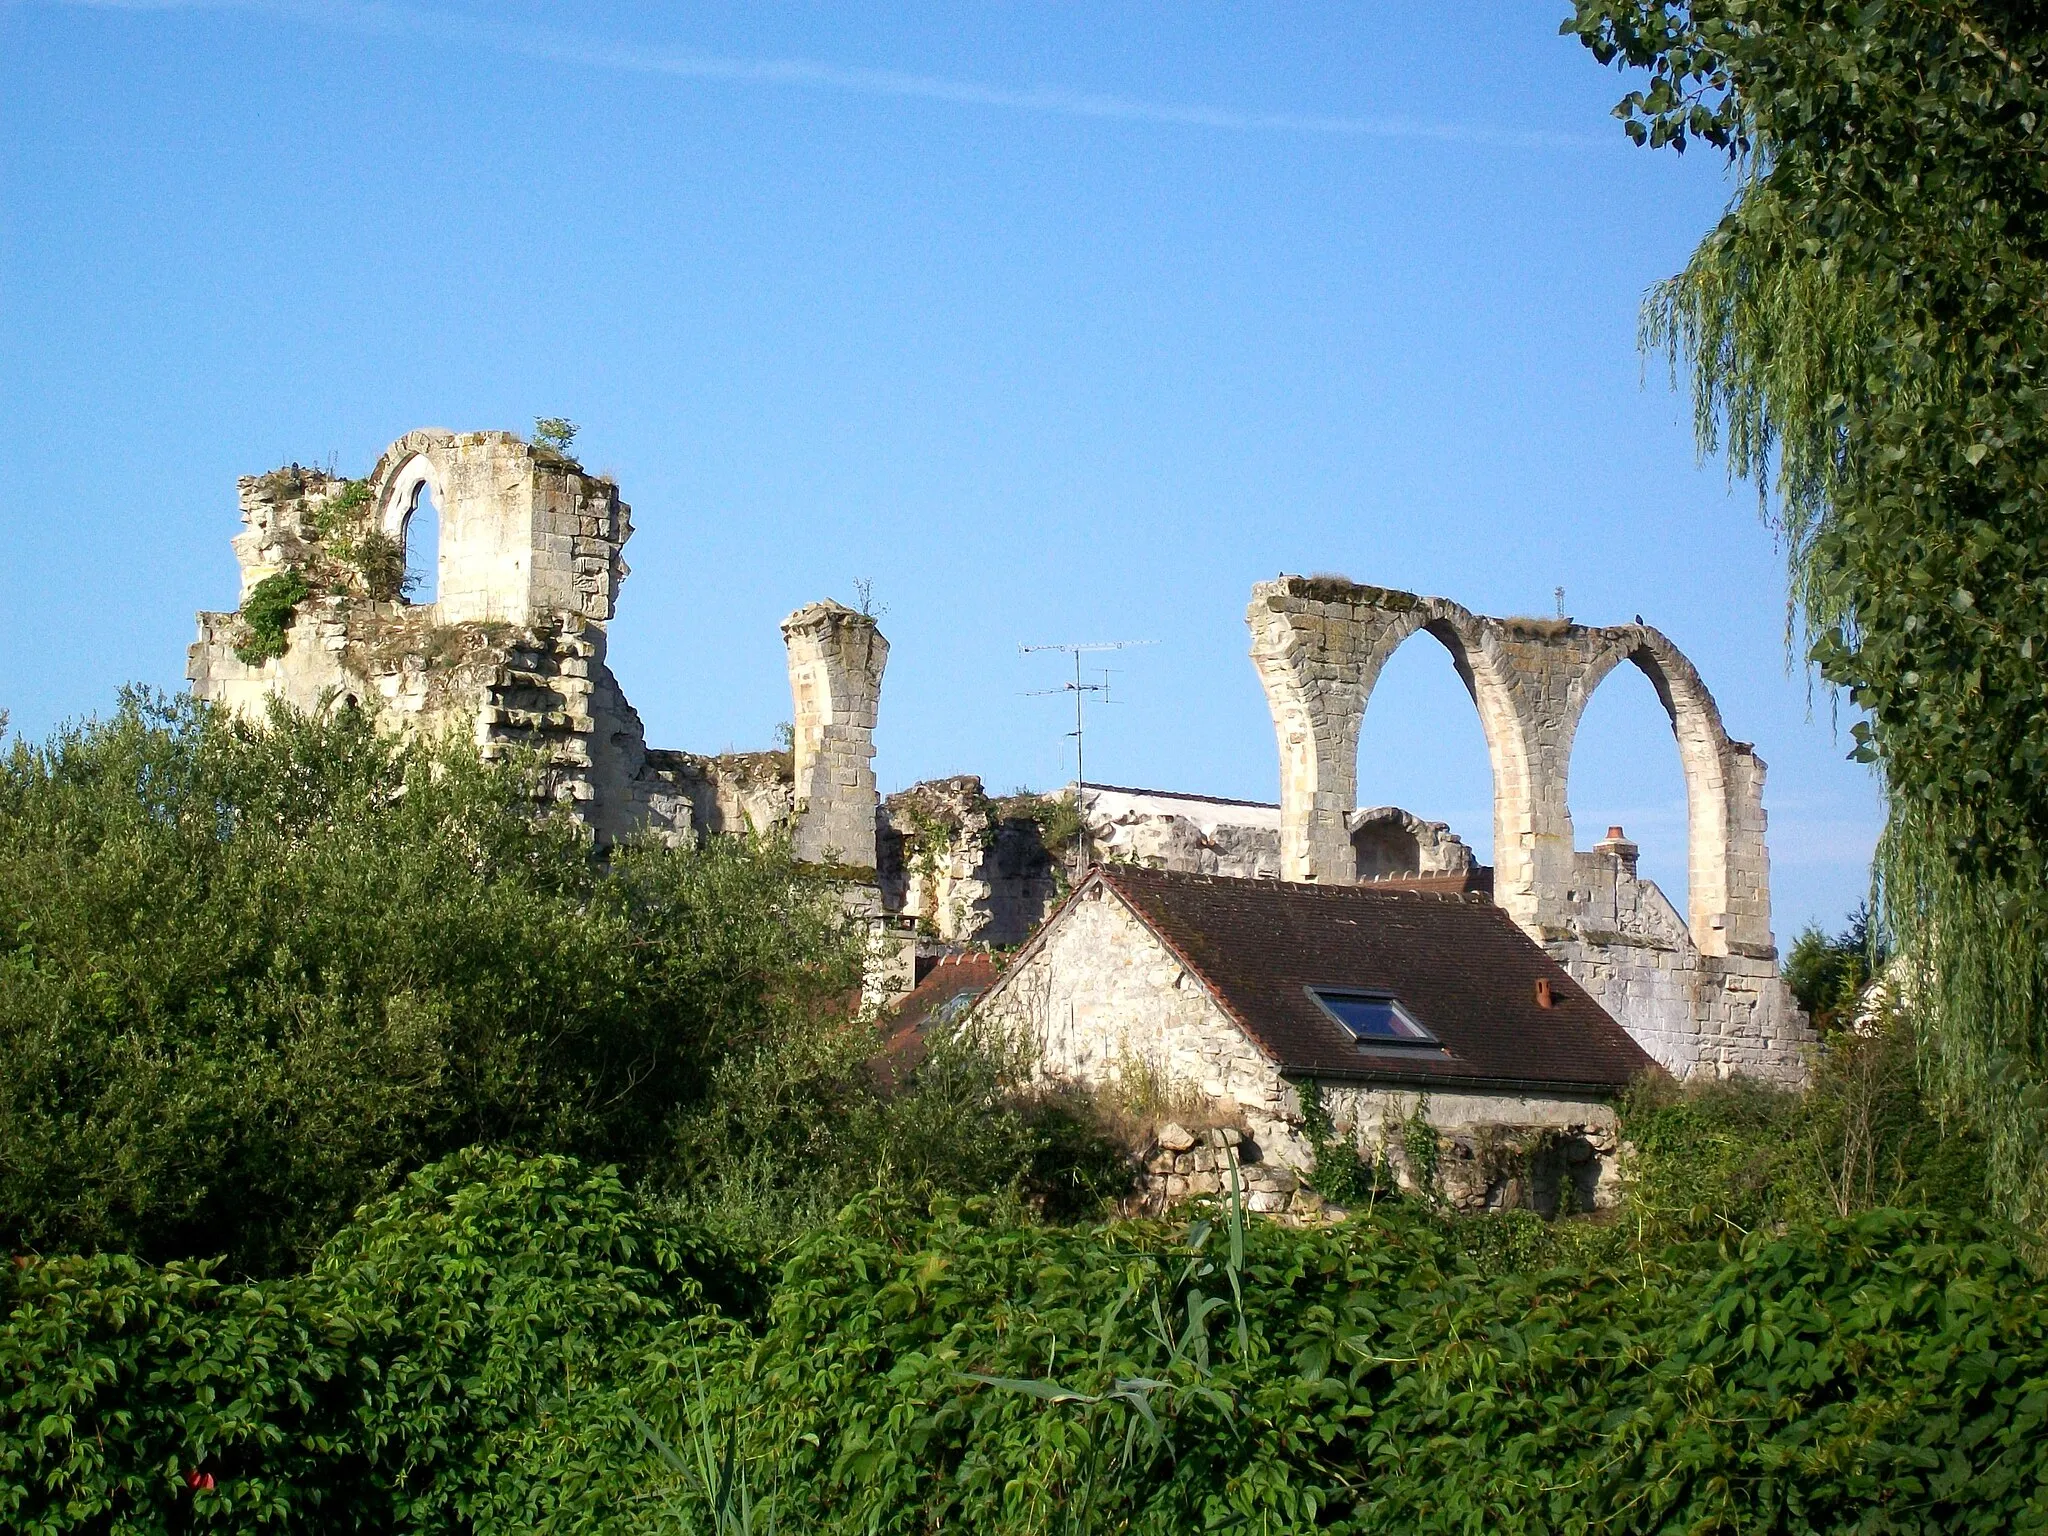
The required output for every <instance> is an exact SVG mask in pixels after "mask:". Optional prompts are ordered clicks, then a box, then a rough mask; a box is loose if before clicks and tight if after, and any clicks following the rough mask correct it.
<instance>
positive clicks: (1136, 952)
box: [977, 885, 1619, 1209]
mask: <svg viewBox="0 0 2048 1536" xmlns="http://www.w3.org/2000/svg"><path fill="white" fill-rule="evenodd" d="M977 1014H978V1016H979V1017H980V1018H982V1019H984V1020H987V1021H989V1022H991V1023H992V1024H994V1025H995V1026H996V1027H997V1028H999V1029H1003V1030H1005V1031H1008V1032H1010V1033H1011V1035H1012V1037H1013V1038H1017V1039H1022V1040H1026V1041H1029V1042H1030V1043H1031V1044H1032V1045H1033V1046H1034V1047H1035V1049H1036V1051H1037V1054H1038V1063H1039V1070H1040V1072H1042V1073H1043V1074H1044V1075H1045V1076H1046V1078H1047V1079H1048V1080H1051V1081H1054V1082H1060V1083H1069V1084H1075V1085H1078V1086H1081V1087H1085V1088H1089V1089H1094V1090H1098V1091H1108V1092H1115V1091H1117V1090H1118V1089H1119V1088H1120V1087H1124V1088H1127V1087H1128V1086H1129V1083H1130V1079H1131V1077H1132V1075H1133V1074H1143V1075H1144V1076H1145V1077H1147V1078H1149V1079H1150V1080H1151V1081H1152V1082H1153V1083H1155V1084H1163V1085H1165V1086H1166V1087H1167V1088H1168V1089H1169V1091H1185V1092H1187V1093H1190V1094H1193V1095H1199V1096H1200V1098H1201V1099H1202V1100H1203V1101H1204V1102H1205V1103H1206V1104H1207V1105H1208V1106H1209V1107H1210V1109H1211V1111H1212V1113H1213V1114H1214V1115H1215V1116H1216V1117H1218V1119H1219V1120H1221V1121H1224V1122H1229V1123H1234V1124H1237V1125H1239V1126H1241V1127H1242V1129H1243V1130H1244V1132H1245V1134H1246V1135H1247V1136H1248V1137H1249V1138H1250V1139H1251V1141H1252V1142H1253V1143H1254V1144H1255V1146H1256V1147H1257V1149H1258V1150H1259V1153H1260V1158H1261V1161H1263V1162H1264V1163H1265V1164H1266V1165H1268V1166H1271V1167H1280V1168H1286V1169H1289V1170H1293V1171H1294V1172H1296V1173H1299V1172H1301V1171H1304V1170H1307V1169H1309V1168H1312V1167H1313V1164H1314V1154H1313V1152H1312V1150H1311V1149H1310V1146H1309V1144H1308V1141H1307V1139H1306V1137H1305V1136H1304V1134H1303V1132H1302V1114H1301V1098H1300V1093H1299V1090H1298V1088H1297V1086H1296V1084H1295V1083H1294V1082H1292V1081H1290V1080H1289V1079H1287V1078H1285V1077H1283V1076H1282V1075H1281V1073H1280V1070H1279V1069H1278V1067H1276V1066H1275V1065H1274V1063H1273V1061H1272V1060H1271V1058H1269V1057H1268V1056H1267V1055H1266V1054H1265V1053H1264V1052H1263V1051H1262V1050H1260V1049H1259V1047H1258V1046H1257V1045H1255V1044H1253V1043H1252V1041H1251V1040H1250V1039H1249V1038H1247V1037H1246V1036H1245V1034H1244V1032H1243V1031H1242V1030H1240V1029H1239V1028H1238V1027H1237V1025H1236V1024H1235V1023H1234V1022H1233V1021H1232V1020H1231V1019H1230V1018H1229V1016H1228V1015H1227V1014H1225V1013H1224V1012H1223V1010H1222V1009H1221V1008H1220V1007H1219V1006H1218V1005H1217V1003H1216V1001H1215V999H1214V998H1213V997H1211V995H1210V994H1209V992H1208V989H1207V988H1205V987H1204V986H1203V985H1202V984H1201V982H1200V981H1198V980H1197V979H1196V978H1195V977H1194V976H1192V975H1190V974H1189V973H1188V972H1187V971H1186V970H1185V969H1184V968H1183V967H1182V965H1181V964H1180V962H1179V961H1178V960H1177V959H1176V958H1175V957H1174V956H1173V954H1172V952H1171V951H1170V950H1168V949H1167V948H1166V946H1165V945H1163V944H1161V943H1160V942H1159V940H1158V939H1157V938H1156V937H1155V936H1154V935H1153V933H1152V931H1151V930H1150V929H1149V928H1147V927H1146V926H1145V925H1144V923H1142V922H1141V921H1140V920H1139V919H1138V918H1137V916H1136V915H1135V914H1134V913H1133V912H1132V911H1131V910H1130V908H1129V907H1127V906H1125V905H1124V903H1123V902H1122V901H1120V900H1118V899H1117V898H1116V897H1115V896H1114V895H1112V894H1110V893H1108V892H1107V891H1105V890H1104V889H1103V888H1102V887H1101V886H1100V885H1096V886H1091V887H1089V888H1087V889H1084V890H1083V891H1082V892H1081V893H1080V894H1079V895H1078V896H1077V897H1076V898H1075V902H1074V904H1073V905H1072V906H1071V907H1069V908H1068V909H1066V911H1065V913H1064V914H1063V915H1062V917H1061V920H1060V921H1059V923H1058V924H1057V925H1055V926H1054V927H1052V928H1050V929H1048V930H1047V931H1046V932H1045V934H1044V935H1043V936H1042V937H1041V938H1040V939H1039V940H1038V941H1037V942H1036V943H1035V944H1034V945H1033V946H1032V947H1031V948H1030V949H1028V950H1026V951H1025V952H1024V953H1023V954H1022V955H1020V956H1019V957H1018V959H1017V961H1016V962H1015V963H1014V964H1013V965H1012V966H1011V967H1010V969H1009V970H1008V971H1006V972H1004V974H1003V976H1002V979H1001V980H1000V981H998V982H997V984H996V985H995V986H994V987H993V988H991V989H990V990H989V992H988V993H987V994H986V995H985V996H984V997H983V998H982V1000H981V1003H980V1004H979V1006H978V1009H977ZM1322 1093H1323V1102H1324V1105H1325V1107H1326V1108H1327V1109H1328V1110H1329V1111H1330V1114H1331V1119H1332V1122H1333V1123H1334V1124H1335V1125H1336V1126H1337V1127H1338V1129H1339V1130H1342V1131H1348V1133H1349V1134H1350V1135H1351V1137H1352V1139H1353V1141H1354V1143H1355V1144H1356V1145H1357V1147H1358V1149H1359V1151H1360V1152H1361V1153H1362V1154H1363V1155H1365V1156H1368V1157H1370V1156H1372V1155H1374V1154H1375V1153H1376V1152H1378V1151H1380V1150H1381V1149H1382V1148H1383V1147H1385V1148H1386V1149H1388V1150H1389V1153H1390V1158H1391V1160H1392V1162H1393V1163H1394V1164H1395V1165H1396V1167H1397V1169H1399V1168H1403V1167H1405V1163H1404V1158H1405V1153H1403V1151H1402V1150H1401V1125H1402V1123H1403V1122H1405V1121H1406V1120H1407V1119H1408V1117H1409V1116H1410V1115H1411V1114H1412V1113H1413V1112H1414V1110H1415V1108H1416V1105H1417V1099H1418V1096H1417V1094H1416V1093H1415V1092H1414V1091H1412V1090H1406V1089H1398V1088H1389V1087H1384V1086H1380V1085H1375V1084H1368V1083H1359V1082H1349V1081H1336V1080H1333V1081H1330V1082H1326V1083H1324V1084H1323V1085H1322ZM1426 1112H1427V1117H1428V1120H1429V1122H1430V1124H1431V1125H1432V1126H1433V1127H1435V1128H1436V1130H1437V1132H1438V1133H1439V1137H1440V1139H1441V1142H1442V1154H1441V1159H1440V1166H1441V1169H1442V1175H1443V1180H1444V1192H1445V1194H1446V1195H1447V1196H1448V1197H1450V1198H1451V1199H1452V1200H1453V1201H1454V1202H1458V1203H1460V1204H1461V1206H1462V1207H1463V1208H1470V1209H1485V1208H1488V1207H1489V1206H1491V1207H1494V1208H1498V1207H1499V1206H1500V1205H1501V1204H1502V1203H1503V1202H1506V1203H1515V1201H1513V1200H1510V1199H1509V1193H1508V1190H1507V1181H1508V1180H1510V1179H1511V1178H1513V1177H1514V1176H1515V1174H1514V1168H1515V1167H1516V1166H1518V1165H1516V1164H1515V1163H1514V1160H1513V1158H1512V1157H1511V1156H1508V1155H1507V1154H1508V1153H1510V1152H1512V1151H1515V1150H1516V1149H1526V1148H1528V1147H1529V1146H1531V1145H1532V1144H1533V1143H1534V1141H1535V1140H1536V1139H1538V1138H1542V1137H1545V1136H1550V1137H1554V1138H1555V1139H1556V1140H1558V1141H1560V1142H1569V1141H1571V1140H1573V1139H1574V1138H1576V1139H1577V1140H1579V1141H1582V1142H1584V1144H1585V1146H1586V1148H1587V1152H1586V1155H1585V1157H1584V1158H1582V1159H1579V1160H1577V1161H1576V1162H1575V1163H1574V1164H1573V1166H1574V1168H1575V1169H1576V1170H1578V1171H1577V1172H1575V1174H1574V1177H1576V1178H1582V1179H1583V1180H1584V1181H1585V1188H1584V1190H1583V1194H1584V1197H1585V1199H1584V1203H1583V1204H1582V1205H1581V1208H1582V1209H1586V1208H1590V1207H1591V1206H1592V1205H1593V1204H1594V1203H1599V1204H1602V1205H1604V1204H1606V1203H1609V1202H1611V1200H1612V1199H1613V1198H1614V1196H1615V1193H1616V1189H1617V1186H1616V1184H1615V1182H1614V1181H1615V1174H1614V1165H1615V1160H1616V1158H1617V1156H1618V1153H1619V1144H1618V1142H1617V1141H1616V1138H1615V1119H1614V1112H1613V1109H1612V1108H1611V1106H1609V1105H1607V1104H1605V1103H1603V1102H1601V1101H1599V1100H1594V1099H1574V1098H1563V1097H1555V1096H1548V1095H1506V1094H1492V1093H1467V1092H1432V1093H1431V1094H1430V1095H1429V1098H1428V1104H1427V1111H1426ZM1181 1150H1186V1149H1181ZM1468 1165H1469V1166H1468ZM1482 1171H1484V1173H1485V1177H1483V1178H1481V1177H1480V1174H1481V1172H1482ZM1275 1187H1277V1186H1275ZM1190 1192H1193V1193H1202V1192H1204V1191H1202V1190H1193V1191H1190ZM1596 1197H1597V1200H1596ZM1275 1208H1278V1207H1275Z"/></svg>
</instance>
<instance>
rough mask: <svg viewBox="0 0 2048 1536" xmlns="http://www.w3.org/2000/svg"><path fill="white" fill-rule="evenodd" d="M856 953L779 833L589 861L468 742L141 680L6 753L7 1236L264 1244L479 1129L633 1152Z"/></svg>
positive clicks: (246, 1250)
mask: <svg viewBox="0 0 2048 1536" xmlns="http://www.w3.org/2000/svg"><path fill="white" fill-rule="evenodd" d="M857 965H858V953H857V948H856V946H855V944H854V942H853V941H852V940H851V938H850V937H849V935H848V934H847V933H846V931H845V929H844V927H843V924H842V921H841V919H840V918H839V916H838V913H837V909H836V907H835V906H834V905H833V904H832V903H831V901H830V900H829V897H828V895H827V893H825V892H824V891H823V890H821V889H820V888H819V887H818V886H817V885H816V884H815V883H813V882H810V881H808V880H806V879H804V878H803V877H802V875H801V873H800V872H799V871H798V870H797V869H796V868H795V867H794V866H793V865H791V864H790V862H789V861H788V860H787V859H786V858H785V857H784V856H783V855H782V854H780V853H779V852H777V851H776V850H774V849H772V848H757V847H753V846H750V845H748V844H746V843H743V842H740V841H736V840H731V839H721V840H718V841H717V842H716V843H714V844H713V845H711V846H709V847H707V848H705V849H703V850H701V851H693V850H672V849H668V848H665V847H658V846H646V847H639V846H635V847H629V848H624V849H620V850H618V851H617V852H615V853H614V854H613V855H612V856H611V857H610V858H609V860H608V861H606V860H601V859H600V858H599V857H598V856H597V855H596V854H595V853H594V851H593V850H592V848H591V846H590V843H589V841H588V838H587V836H586V834H584V832H583V831H582V830H581V829H580V828H577V827H575V826H573V825H572V824H569V823H568V822H566V821H565V820H563V819H561V818H558V817H554V816H548V815H537V814H536V812H535V802H534V800H533V798H532V786H531V785H529V784H528V783H527V782H526V780H525V779H524V778H523V777H522V775H521V774H520V773H518V772H516V771H507V770H502V769H494V768H490V767H486V766H484V765H482V764H480V763H479V762H478V761H477V759H476V757H475V754H474V752H472V751H469V750H467V749H466V748H464V747H461V746H455V747H451V748H448V749H445V750H444V749H440V748H437V747H434V746H431V745H423V744H412V745H406V744H401V743H398V742H395V741H393V740H390V739H388V738H385V737H382V736H380V735H379V734H378V733H377V732H376V731H375V730H374V729H373V728H372V724H371V722H370V721H369V720H368V719H366V718H365V717H364V716H363V715H361V714H360V713H358V712H356V711H352V710H342V711H337V712H335V713H334V714H333V716H332V717H331V718H327V719H322V720H314V719H310V718H307V717H305V716H301V715H296V714H293V713H291V712H289V711H287V710H284V709H282V708H280V709H279V710H278V712H277V713H276V714H274V715H273V717H272V718H271V720H270V722H269V723H268V725H267V726H266V727H264V728H260V729H259V728H256V727H252V726H249V725H246V724H242V723H239V722H236V721H235V720H233V719H232V718H230V717H228V716H226V715H225V714H221V713H217V712H214V711H211V710H208V709H207V708H205V707H204V706H200V705H195V704H193V703H190V702H189V701H179V702H176V703H167V702H158V701H152V700H148V699H145V698H142V697H140V696H130V697H129V698H128V699H127V700H126V701H125V702H124V703H123V705H122V707H121V709H120V710H119V712H118V713H117V714H115V715H114V716H113V717H112V718H111V719H108V720H105V721H101V722H94V723H91V724H87V725H83V726H79V727H74V728H71V729H68V730H65V731H62V732H60V733H59V734H58V735H56V736H55V737H53V738H52V740H51V741H50V742H49V743H48V744H47V745H44V746H41V747H35V746H30V745H28V744H24V743H21V742H18V741H17V742H14V743H12V744H11V750H10V751H9V752H8V753H7V755H6V756H5V757H4V759H0V1054H4V1056H5V1059H6V1061H7V1071H6V1072H5V1073H4V1074H0V1241H4V1242H6V1244H7V1245H8V1246H9V1247H10V1248H11V1249H13V1250H15V1251H21V1250H24V1249H35V1250H42V1251H46V1252H48V1251H57V1250H62V1249H94V1248H117V1249H126V1250H128V1251H131V1252H135V1253H138V1254H141V1255H143V1256H145V1257H151V1258H158V1259H171V1258H186V1257H192V1256H207V1255H214V1254H225V1255H227V1256H228V1262H229V1265H230V1268H231V1269H233V1270H237V1271H241V1272H248V1273H269V1272H277V1271H279V1270H281V1269H284V1268H288V1267H290V1266H292V1265H294V1264H295V1263H296V1262H298V1260H299V1259H300V1258H301V1257H302V1256H303V1255H304V1254H305V1253H306V1252H307V1251H309V1250H310V1249H311V1248H312V1247H313V1246H314V1245H315V1244H317V1243H318V1242H319V1241H320V1240H321V1239H322V1238H323V1237H324V1236H325V1235H326V1234H327V1233H329V1232H331V1231H333V1230H334V1229H335V1228H336V1227H338V1226H339V1225H340V1224H341V1223H342V1222H343V1221H344V1220H346V1219H347V1217H348V1215H349V1213H350V1212H351V1211H352V1210H354V1209H355V1207H356V1206H357V1205H358V1204H359V1203H360V1202H361V1201H363V1200H365V1199H367V1198H370V1197H371V1196H373V1195H376V1194H379V1193H381V1192H382V1191H384V1190H385V1189H388V1188H390V1187H391V1185H392V1183H393V1181H394V1180H395V1179H396V1178H398V1177H399V1176H401V1175H402V1174H403V1173H404V1172H406V1171H407V1170H408V1169H411V1168H416V1167H419V1166H421V1165H422V1164H423V1163H425V1162H429V1161H432V1160H433V1159H435V1158H438V1157H441V1156H443V1155H445V1154H447V1153H448V1152H451V1151H453V1150H454V1149H456V1148H458V1147H462V1146H466V1145H469V1144H471V1143H478V1142H483V1143H492V1144H500V1145H509V1146H515V1147H522V1148H525V1149H528V1150H544V1149H554V1150H562V1151H571V1152H575V1153H577V1154H579V1155H582V1156H585V1157H591V1158H595V1159H600V1160H607V1161H616V1162H619V1163H622V1164H624V1165H625V1166H626V1167H627V1168H628V1169H629V1170H640V1169H643V1168H645V1167H646V1166H647V1165H648V1164H649V1163H650V1162H653V1161H657V1160H659V1159H660V1157H661V1156H662V1153H663V1150H664V1149H665V1148H666V1146H667V1145H668V1142H669V1138H670V1136H671V1135H672V1127H673V1125H674V1124H675V1121H676V1119H677V1117H678V1115H679V1114H680V1113H681V1112H682V1111H683V1110H685V1109H687V1108H688V1107H689V1106H690V1105H691V1104H692V1103H694V1102H695V1100H696V1099H697V1097H698V1096H699V1095H700V1094H701V1093H702V1091H703V1089H704V1087H705V1085H706V1082H707V1073H708V1072H709V1071H710V1070H711V1068H712V1067H713V1066H714V1065H715V1063H716V1062H717V1061H718V1060H719V1058H720V1057H721V1056H722V1055H724V1054H725V1053H726V1052H728V1051H731V1050H736V1049H749V1048H752V1047H753V1046H754V1045H755V1044H757V1043H758V1042H760V1041H763V1040H765V1039H768V1038H771V1037H774V1036H777V1035H780V1034H782V1033H785V1032H787V1031H789V1030H792V1029H795V1028H797V1027H799V1026H801V1025H806V1024H809V1023H811V1022H812V1021H814V1020H815V1019H817V1018H819V1017H824V1016H827V1015H830V1014H831V1013H833V1012H835V1011H840V1012H843V1006H842V1005H840V1004H838V1002H837V1001H836V1000H837V999H839V998H841V997H843V995H844V993H845V989H846V988H847V987H848V986H849V985H850V984H851V982H852V980H853V979H854V978H855V977H856V976H857Z"/></svg>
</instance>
